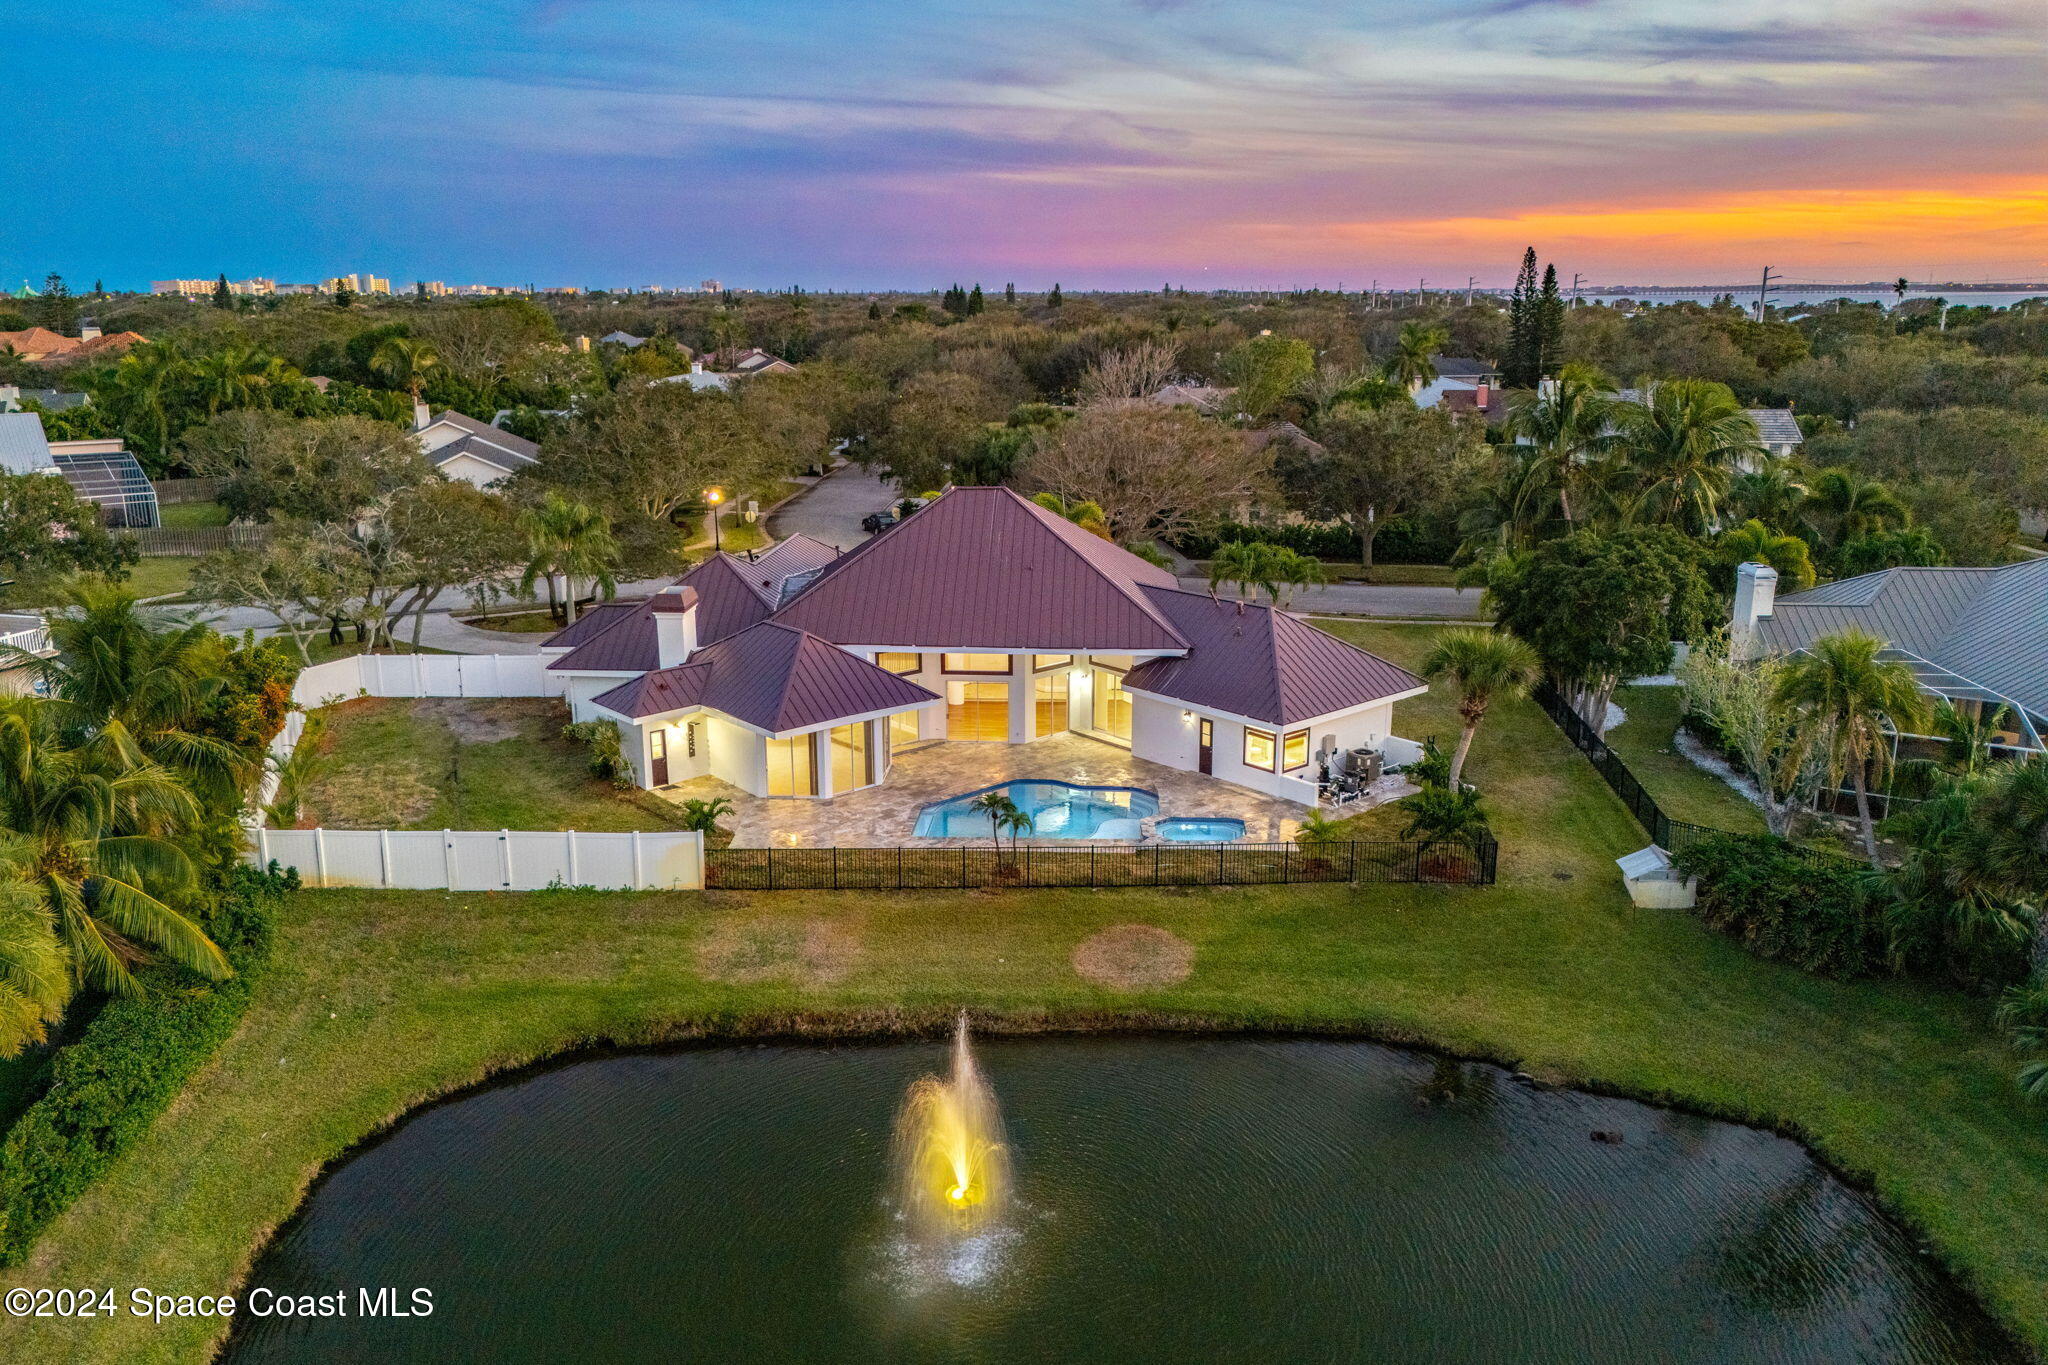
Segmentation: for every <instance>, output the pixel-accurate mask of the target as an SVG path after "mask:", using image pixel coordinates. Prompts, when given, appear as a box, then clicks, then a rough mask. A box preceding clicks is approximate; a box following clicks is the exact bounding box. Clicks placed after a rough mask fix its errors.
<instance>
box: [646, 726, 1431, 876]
mask: <svg viewBox="0 0 2048 1365" xmlns="http://www.w3.org/2000/svg"><path fill="white" fill-rule="evenodd" d="M1019 778H1042V779H1047V780H1051V781H1058V782H1073V783H1079V784H1083V785H1092V786H1117V787H1141V788H1144V789H1145V790H1147V791H1151V792H1156V793H1158V796H1159V817H1160V818H1162V819H1164V818H1171V817H1175V816H1222V817H1227V818H1231V819H1237V820H1242V821H1244V826H1245V833H1244V837H1245V838H1246V839H1248V840H1251V841H1254V842H1260V843H1277V842H1281V841H1284V840H1289V839H1292V838H1293V837H1294V835H1295V832H1296V831H1297V830H1299V829H1300V828H1301V821H1302V817H1303V816H1305V815H1306V814H1307V813H1308V808H1307V807H1306V806H1301V805H1297V804H1295V803H1294V802H1292V801H1281V800H1277V799H1275V798H1273V797H1269V796H1265V795H1262V794H1261V793H1259V792H1256V791H1253V790H1251V789H1250V788H1247V787H1241V786H1238V785H1236V784H1235V783H1231V782H1225V781H1219V780H1218V779H1216V778H1213V777H1205V776H1203V775H1201V774H1200V773H1193V772H1186V771H1183V770H1182V769H1179V768H1169V767H1167V766H1166V765H1164V764H1160V763H1149V762H1147V761H1145V760H1144V759H1141V758H1133V757H1132V756H1131V753H1130V751H1129V750H1128V749H1123V748H1119V747H1118V746H1116V745H1113V744H1107V743H1104V742H1103V741H1101V740H1095V739H1088V738H1085V737H1083V736H1080V735H1071V734H1070V735H1058V736H1054V737H1050V738H1047V739H1041V740H1036V741H1034V742H1032V743H1030V744H977V743H959V742H950V741H941V742H938V743H932V744H924V745H919V746H917V747H915V748H911V749H905V750H903V751H901V752H899V753H897V754H896V756H895V759H894V762H893V763H892V765H891V767H890V769H889V777H888V780H887V781H886V782H884V783H882V784H881V785H880V786H875V787H865V788H862V789H860V790H858V791H852V792H848V793H846V794H845V795H844V796H835V797H831V798H828V799H823V800H802V799H792V798H772V797H767V798H764V797H757V796H752V795H749V794H748V793H746V792H743V791H741V790H740V789H739V788H737V787H735V786H733V785H731V784H730V783H727V782H721V781H719V780H718V779H717V778H711V777H699V778H693V779H691V780H689V781H686V782H678V783H676V784H674V785H673V786H668V787H662V788H659V789H657V793H656V794H657V795H660V796H663V797H666V798H667V799H669V800H671V801H677V802H682V801H688V800H692V799H696V800H700V801H708V800H710V799H712V798H713V797H719V796H722V797H725V798H726V799H727V800H729V801H731V802H732V807H733V812H732V814H731V815H729V816H727V817H726V818H725V820H724V821H723V823H724V825H725V827H726V828H727V829H730V830H731V831H732V836H733V837H732V842H733V845H734V847H738V848H825V847H839V848H884V847H892V846H896V845H929V846H934V847H939V846H948V845H958V844H964V843H975V842H985V841H980V840H962V839H920V838H916V837H914V836H913V835H912V834H911V830H912V828H913V827H914V826H915V825H916V824H917V815H918V812H919V811H920V810H921V809H923V808H924V807H925V806H927V805H929V804H931V803H932V802H935V801H944V800H946V799H947V798H949V797H953V796H959V795H961V794H963V793H966V792H972V791H977V790H979V789H980V788H983V787H987V786H991V785H993V784H995V783H999V782H1008V781H1012V780H1015V779H1019ZM1413 790H1415V788H1413V787H1412V786H1410V785H1408V783H1406V782H1405V781H1404V780H1402V779H1401V778H1398V777H1389V778H1382V779H1381V781H1380V783H1379V784H1378V787H1377V789H1376V790H1375V791H1374V792H1373V793H1372V794H1371V795H1370V796H1369V797H1368V798H1367V800H1366V802H1365V803H1364V804H1360V805H1353V806H1352V807H1350V808H1349V813H1354V814H1355V813H1356V812H1357V811H1360V810H1364V809H1366V808H1367V807H1368V806H1372V805H1379V804H1381V803H1382V802H1385V801H1391V800H1395V799H1397V798H1399V797H1401V796H1405V795H1407V794H1408V793H1409V792H1411V791H1413ZM1026 842H1040V843H1045V842H1051V841H1046V840H1036V841H1034V840H1031V839H1029V838H1028V837H1027V839H1026Z"/></svg>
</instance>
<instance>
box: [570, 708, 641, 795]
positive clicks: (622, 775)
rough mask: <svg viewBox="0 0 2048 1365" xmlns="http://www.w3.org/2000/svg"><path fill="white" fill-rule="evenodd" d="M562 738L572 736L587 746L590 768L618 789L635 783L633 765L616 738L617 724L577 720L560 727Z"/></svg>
mask: <svg viewBox="0 0 2048 1365" xmlns="http://www.w3.org/2000/svg"><path fill="white" fill-rule="evenodd" d="M562 738H564V739H573V740H575V741H576V742H577V743H578V744H581V745H584V746H585V747H587V748H588V749H589V750H590V772H591V775H592V776H593V777H598V778H601V779H603V780H604V781H606V782H609V783H611V784H612V785H613V786H614V787H617V788H619V789H620V790H622V791H623V790H626V789H629V788H631V787H633V786H635V785H637V784H636V783H635V782H634V780H633V765H632V764H631V763H629V762H627V761H626V751H625V748H624V746H623V745H622V744H621V743H620V741H619V727H618V726H616V725H614V724H612V723H611V722H610V721H608V720H579V721H577V722H575V723H574V724H571V725H564V726H563V727H562Z"/></svg>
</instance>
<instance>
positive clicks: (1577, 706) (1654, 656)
mask: <svg viewBox="0 0 2048 1365" xmlns="http://www.w3.org/2000/svg"><path fill="white" fill-rule="evenodd" d="M1701 561H1702V557H1701V555H1700V553H1699V547H1698V545H1697V543H1696V542H1694V541H1693V540H1692V539H1691V538H1690V537H1688V536H1685V535H1682V534H1680V533H1679V532H1677V531H1674V530H1672V529H1671V528H1669V527H1665V526H1639V527H1630V528H1623V529H1618V530H1614V531H1609V532H1601V531H1594V530H1590V529H1588V530H1579V531H1574V532H1573V533H1572V534H1570V535H1568V536H1564V537H1561V538H1559V539H1557V540H1552V541H1546V542H1545V543H1543V544H1541V545H1539V546H1537V547H1536V548H1535V549H1534V550H1531V551H1528V552H1525V553H1520V554H1511V555H1504V556H1501V557H1500V558H1498V559H1496V560H1495V561H1493V563H1492V564H1491V566H1490V568H1489V574H1488V582H1487V600H1488V602H1489V603H1491V605H1492V606H1493V607H1494V609H1495V620H1496V621H1497V622H1498V623H1499V624H1500V625H1502V626H1505V627H1506V628H1507V629H1509V630H1512V631H1513V632H1514V633H1515V634H1516V635H1518V636H1520V637H1521V638H1522V639H1523V640H1526V641H1527V642H1528V643H1529V645H1530V646H1531V647H1532V648H1534V649H1535V651H1536V654H1537V657H1539V658H1540V659H1542V661H1543V669H1544V673H1545V675H1546V676H1547V677H1548V679H1549V681H1550V683H1551V685H1552V686H1554V687H1556V688H1557V690H1558V692H1559V693H1560V694H1562V695H1563V696H1564V698H1565V700H1566V701H1567V703H1569V704H1570V706H1571V707H1572V709H1573V710H1575V711H1577V712H1578V713H1579V715H1580V716H1582V717H1584V718H1585V721H1586V723H1587V724H1588V725H1590V726H1592V727H1593V728H1594V729H1595V730H1596V731H1600V732H1604V731H1605V730H1606V718H1607V705H1608V702H1609V701H1610V700H1611V699H1612V697H1613V695H1614V689H1615V687H1616V686H1617V685H1618V684H1619V683H1620V682H1621V680H1622V679H1623V678H1636V677H1642V676H1645V675H1648V674H1657V673H1665V672H1668V671H1670V668H1671V645H1672V642H1673V641H1691V640H1696V639H1699V638H1700V637H1701V636H1702V635H1703V634H1704V633H1705V631H1706V629H1707V625H1708V622H1710V621H1711V620H1713V619H1714V618H1715V617H1716V616H1717V615H1718V614H1719V606H1720V598H1719V594H1717V593H1716V592H1715V591H1714V587H1713V584H1712V583H1711V582H1710V581H1709V580H1708V578H1707V575H1706V572H1705V569H1704V567H1703V565H1702V562H1701Z"/></svg>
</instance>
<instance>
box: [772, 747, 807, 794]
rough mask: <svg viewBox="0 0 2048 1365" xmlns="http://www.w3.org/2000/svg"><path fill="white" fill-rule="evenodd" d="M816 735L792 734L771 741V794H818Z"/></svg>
mask: <svg viewBox="0 0 2048 1365" xmlns="http://www.w3.org/2000/svg"><path fill="white" fill-rule="evenodd" d="M815 740H816V737H815V736H812V735H792V736H790V737H789V738H788V739H770V740H769V741H768V794H769V795H770V796H816V795H817V794H818V770H817V766H816V753H815V751H814V748H813V746H814V744H815Z"/></svg>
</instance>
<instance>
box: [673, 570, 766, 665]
mask: <svg viewBox="0 0 2048 1365" xmlns="http://www.w3.org/2000/svg"><path fill="white" fill-rule="evenodd" d="M746 569H747V565H746V564H744V563H742V562H741V561H739V560H736V559H734V558H733V557H732V556H731V555H713V556H711V558H709V559H707V560H705V561H704V562H703V563H702V564H699V565H698V566H697V567H696V568H694V569H692V570H690V571H689V572H688V573H686V574H684V575H683V579H682V581H683V582H685V583H687V584H689V585H690V586H691V587H693V588H695V589H696V590H697V643H698V644H699V645H710V644H716V643H718V642H719V641H720V640H723V639H725V638H726V637H727V636H728V635H737V634H739V633H740V632H741V631H743V630H745V629H746V628H747V627H748V626H751V625H754V624H756V623H758V622H761V621H765V620H767V619H768V610H769V605H770V604H769V603H768V602H766V601H764V600H762V597H761V594H760V592H759V590H757V589H756V588H755V587H754V585H753V584H752V583H751V582H749V581H748V579H747V577H746Z"/></svg>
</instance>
